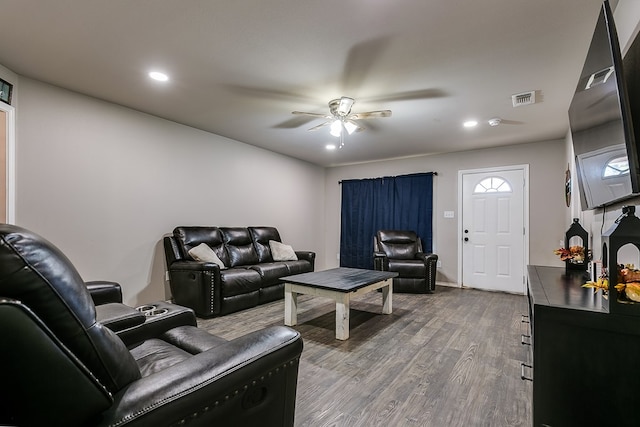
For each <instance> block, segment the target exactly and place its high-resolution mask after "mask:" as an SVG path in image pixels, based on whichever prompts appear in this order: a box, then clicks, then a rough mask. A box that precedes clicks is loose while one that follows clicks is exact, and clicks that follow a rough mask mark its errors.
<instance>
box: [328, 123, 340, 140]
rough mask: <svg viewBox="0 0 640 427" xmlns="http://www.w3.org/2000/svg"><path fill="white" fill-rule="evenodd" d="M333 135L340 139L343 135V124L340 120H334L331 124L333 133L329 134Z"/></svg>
mask: <svg viewBox="0 0 640 427" xmlns="http://www.w3.org/2000/svg"><path fill="white" fill-rule="evenodd" d="M329 133H331V135H333V136H335V137H338V136H340V135H341V134H342V122H341V121H340V120H334V121H333V123H331V131H330V132H329Z"/></svg>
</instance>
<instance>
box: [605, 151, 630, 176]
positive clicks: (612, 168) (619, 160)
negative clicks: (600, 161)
mask: <svg viewBox="0 0 640 427" xmlns="http://www.w3.org/2000/svg"><path fill="white" fill-rule="evenodd" d="M628 173H629V160H627V158H626V156H622V157H616V158H615V159H611V160H609V161H608V162H607V164H606V165H605V167H604V171H603V173H602V177H603V178H608V177H611V176H621V175H626V174H628Z"/></svg>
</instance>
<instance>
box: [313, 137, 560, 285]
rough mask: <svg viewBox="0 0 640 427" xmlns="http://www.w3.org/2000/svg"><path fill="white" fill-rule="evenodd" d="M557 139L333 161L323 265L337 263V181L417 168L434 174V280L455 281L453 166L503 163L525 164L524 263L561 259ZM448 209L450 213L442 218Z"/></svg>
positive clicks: (328, 183)
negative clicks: (383, 158)
mask: <svg viewBox="0 0 640 427" xmlns="http://www.w3.org/2000/svg"><path fill="white" fill-rule="evenodd" d="M564 158H565V145H564V141H563V140H555V141H545V142H539V143H532V144H522V145H512V146H509V147H501V148H492V149H485V150H475V151H465V152H458V153H449V154H439V155H432V156H421V157H413V158H408V159H400V160H392V161H385V162H373V163H365V164H359V165H351V166H343V167H336V168H331V169H328V170H327V173H326V178H325V179H326V184H325V187H326V196H325V198H326V201H327V210H326V214H325V219H326V225H325V228H326V229H327V242H326V251H327V252H326V259H327V266H337V265H338V264H339V261H338V260H337V256H336V255H337V253H338V252H339V248H340V185H339V184H338V181H340V180H343V179H360V178H375V177H381V176H395V175H403V174H408V173H417V172H437V173H438V176H436V177H434V199H435V200H434V215H435V222H434V240H433V242H434V250H435V252H437V253H438V258H439V260H440V261H442V268H439V269H438V277H437V280H438V281H439V282H450V283H458V272H457V265H458V245H459V243H460V241H459V236H458V218H457V216H458V213H459V207H458V171H459V170H465V169H477V168H489V167H496V166H508V165H519V164H528V165H529V177H530V183H529V184H530V185H529V189H530V203H529V204H530V229H529V236H530V242H529V243H530V248H529V251H530V263H531V264H541V265H562V264H561V263H560V262H559V261H558V260H557V257H556V256H555V255H554V254H553V250H554V249H556V248H557V247H558V242H559V240H560V239H563V238H564V232H565V229H566V223H565V211H564V209H565V202H564V173H565V170H566V168H567V164H566V162H565V161H564ZM444 211H454V212H455V216H456V218H454V219H445V218H443V215H444Z"/></svg>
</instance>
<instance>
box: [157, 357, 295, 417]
mask: <svg viewBox="0 0 640 427" xmlns="http://www.w3.org/2000/svg"><path fill="white" fill-rule="evenodd" d="M299 361H300V359H299V358H297V359H294V360H291V361H289V362H287V363H285V364H284V365H282V366H279V367H277V368H276V369H274V370H273V371H269V372H268V373H267V374H266V376H267V378H270V377H271V376H273V374H274V373H276V374H277V373H279V372H280V369H286V368H287V367H289V366H293V365H295V364H297V363H298V362H299ZM264 380H265V376H264V375H263V376H261V377H260V379H259V380H253V381H251V387H255V386H256V385H258V381H259V382H264ZM247 390H249V385H247V384H245V385H244V386H242V389H241V390H240V389H238V390H234V391H233V393H229V394H227V395H226V396H225V397H224V400H222V399H221V400H222V401H220V400H216V401H215V402H214V403H213V405H209V406H205V407H204V408H202V409H201V410H199V411H197V412H194V413H193V414H191V415H189V416H188V417H185V418H183V419H181V420H180V421H177V422H175V423H173V424H171V425H170V426H169V427H177V426H184V425H186V424H188V423H189V422H191V421H193V420H195V419H197V418H198V417H200V416H201V415H203V414H205V413H206V412H209V411H211V410H213V409H216V408H219V407H221V406H222V405H224V404H225V403H227V402H229V401H230V400H231V399H233V398H234V397H237V396H238V395H239V394H240V392H241V391H243V392H244V391H247Z"/></svg>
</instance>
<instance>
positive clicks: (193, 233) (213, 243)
mask: <svg viewBox="0 0 640 427" xmlns="http://www.w3.org/2000/svg"><path fill="white" fill-rule="evenodd" d="M173 236H174V237H175V240H176V242H177V243H178V246H179V248H180V251H181V252H182V254H181V255H182V257H183V258H188V257H189V251H190V250H191V249H193V248H195V247H196V246H198V245H199V244H201V243H205V244H206V245H207V246H209V247H210V248H211V249H213V251H214V252H215V253H216V255H217V256H218V258H220V260H221V261H222V263H223V264H224V265H227V266H228V265H229V256H228V255H227V252H226V250H225V247H224V240H223V238H222V233H221V231H220V229H219V228H218V227H202V226H182V227H176V228H175V229H174V230H173Z"/></svg>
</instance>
